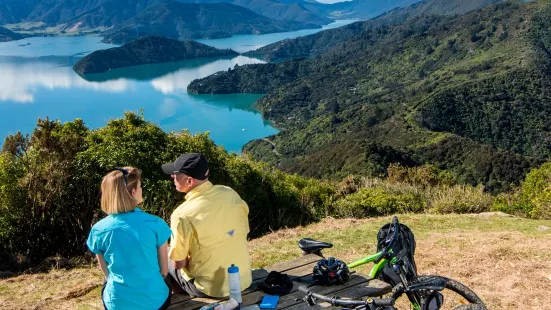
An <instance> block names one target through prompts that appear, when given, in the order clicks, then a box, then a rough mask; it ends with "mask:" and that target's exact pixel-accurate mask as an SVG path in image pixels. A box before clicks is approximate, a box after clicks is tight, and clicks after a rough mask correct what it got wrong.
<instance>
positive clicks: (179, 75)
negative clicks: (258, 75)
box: [151, 56, 265, 95]
mask: <svg viewBox="0 0 551 310" xmlns="http://www.w3.org/2000/svg"><path fill="white" fill-rule="evenodd" d="M257 63H265V61H262V60H260V59H256V58H249V57H245V56H237V57H235V58H232V59H218V60H215V61H213V62H209V63H208V64H204V65H202V66H200V67H196V68H189V69H188V68H186V69H181V70H179V71H176V72H174V73H170V74H167V75H165V76H162V77H160V78H157V79H154V80H152V81H151V85H152V86H153V88H154V89H156V90H158V91H160V92H161V93H163V94H165V95H166V94H172V93H176V92H186V90H187V86H188V85H189V83H191V81H193V80H195V79H199V78H202V77H205V76H208V75H211V74H213V73H215V72H218V71H225V70H228V68H233V67H234V66H235V65H236V64H237V65H240V66H242V65H245V64H257Z"/></svg>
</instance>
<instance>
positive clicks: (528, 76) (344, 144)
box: [188, 0, 551, 192]
mask: <svg viewBox="0 0 551 310" xmlns="http://www.w3.org/2000/svg"><path fill="white" fill-rule="evenodd" d="M433 3H434V4H437V3H436V2H433ZM442 3H443V2H442ZM411 15H412V16H411V17H408V18H407V19H406V21H405V22H403V23H399V24H389V25H386V24H382V25H381V24H378V23H373V24H370V23H365V24H363V25H353V27H360V28H362V30H361V32H359V33H357V34H354V35H352V36H351V37H350V38H349V39H348V40H346V41H344V42H342V43H340V44H338V45H337V46H336V47H335V48H334V49H332V50H330V51H329V52H326V53H325V54H322V55H321V56H318V57H314V58H311V59H297V60H294V61H287V62H283V63H279V64H267V65H248V66H243V67H236V68H234V69H233V70H231V71H229V72H222V73H218V74H215V75H213V76H210V77H207V78H205V79H201V80H197V81H194V82H192V83H191V84H190V85H189V87H188V91H190V92H194V93H231V92H255V93H259V92H260V93H268V95H267V96H265V97H263V98H262V99H261V100H260V101H259V102H258V103H257V106H258V108H260V109H261V110H262V112H263V115H264V117H266V118H268V119H270V120H273V121H275V122H276V124H277V125H278V126H279V127H280V128H282V129H283V131H282V132H281V133H279V134H277V135H276V136H273V137H269V139H270V140H271V141H272V142H273V143H275V145H276V150H277V153H276V152H273V151H272V147H273V146H272V144H269V143H267V142H265V141H263V140H258V141H253V142H251V143H249V144H248V145H247V146H246V147H245V149H244V150H245V151H246V152H248V153H249V154H252V155H253V156H254V157H255V158H258V159H263V160H267V161H269V162H271V163H272V164H274V165H277V166H278V167H280V168H282V169H284V170H286V171H292V172H299V173H302V174H304V175H308V176H315V177H333V178H334V177H339V176H342V175H343V174H347V173H355V174H362V175H366V174H367V175H369V174H373V173H378V172H377V171H378V169H377V167H379V166H380V165H385V164H386V163H385V161H384V160H381V159H384V158H386V157H388V154H389V150H388V148H391V149H392V151H390V153H395V152H398V153H401V154H403V156H402V157H404V158H412V159H413V160H414V161H415V162H416V163H434V164H435V165H437V166H438V167H440V168H442V169H446V170H449V171H450V172H452V173H453V174H454V175H456V176H457V178H458V179H459V180H460V181H462V182H467V183H471V184H477V183H484V184H485V185H486V186H487V187H488V188H489V189H490V190H491V191H493V192H499V191H503V190H506V189H509V188H510V187H511V186H513V185H515V184H518V182H519V181H520V180H521V179H522V178H523V176H524V175H525V173H526V172H527V171H528V170H529V169H530V167H534V166H536V165H537V164H538V163H540V162H541V161H542V160H545V159H548V158H549V156H550V150H551V143H550V142H551V140H550V139H551V133H550V125H549V119H550V117H551V115H550V113H549V112H550V109H549V108H548V106H549V103H550V102H551V79H550V75H551V69H550V68H551V67H550V63H551V52H550V51H551V30H550V29H551V28H550V26H551V1H549V0H540V1H536V2H530V3H522V2H518V1H511V2H505V3H500V4H495V5H492V6H490V7H487V8H484V9H480V10H477V11H474V12H470V13H467V14H464V15H460V16H442V15H427V14H420V15H418V14H411ZM373 143H375V144H376V145H380V146H381V147H377V148H372V147H369V146H370V145H372V144H373ZM404 164H407V162H405V161H404Z"/></svg>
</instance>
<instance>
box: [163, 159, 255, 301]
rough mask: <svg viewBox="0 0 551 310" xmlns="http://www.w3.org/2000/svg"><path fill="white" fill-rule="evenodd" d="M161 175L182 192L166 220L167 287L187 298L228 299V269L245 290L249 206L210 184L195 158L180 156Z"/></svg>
mask: <svg viewBox="0 0 551 310" xmlns="http://www.w3.org/2000/svg"><path fill="white" fill-rule="evenodd" d="M163 171H164V172H165V173H166V174H169V175H170V176H171V177H172V178H173V179H174V185H175V186H176V190H177V191H179V192H183V193H186V201H185V202H184V203H182V204H181V205H180V206H178V208H176V210H174V212H173V213H172V216H171V217H170V228H171V230H172V239H171V242H170V250H169V255H168V256H169V258H170V260H171V261H172V263H171V262H169V274H170V275H171V276H172V279H173V280H172V283H173V284H174V283H176V284H177V285H178V287H179V288H181V289H182V290H184V291H185V292H187V293H188V294H189V295H191V296H198V297H206V296H211V297H226V296H228V295H229V284H228V273H227V270H228V267H229V266H231V265H232V264H234V265H235V266H238V267H239V274H240V277H241V290H244V289H246V288H247V287H249V286H250V285H251V282H252V274H251V261H250V257H249V251H248V247H247V234H248V233H249V220H248V215H249V207H248V206H247V203H245V201H243V200H242V199H241V197H239V195H238V194H237V193H236V192H235V191H234V190H233V189H231V188H229V187H227V186H221V185H213V184H212V183H211V182H210V181H209V180H208V176H209V168H208V162H207V159H206V158H205V157H204V156H203V155H201V154H196V153H190V154H182V155H181V156H180V157H178V159H176V161H175V162H173V163H168V164H164V165H163Z"/></svg>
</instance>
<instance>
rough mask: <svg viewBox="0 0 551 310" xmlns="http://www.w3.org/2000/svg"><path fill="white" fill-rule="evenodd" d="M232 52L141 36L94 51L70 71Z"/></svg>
mask: <svg viewBox="0 0 551 310" xmlns="http://www.w3.org/2000/svg"><path fill="white" fill-rule="evenodd" d="M234 55H238V53H237V52H235V51H233V50H231V49H224V50H221V49H216V48H214V47H211V46H208V45H205V44H201V43H198V42H195V41H177V40H173V39H168V38H165V37H161V36H145V37H141V38H139V39H137V40H134V41H132V42H129V43H127V44H125V45H123V46H121V47H114V48H110V49H106V50H99V51H95V52H93V53H91V54H89V55H88V56H86V57H84V58H82V59H81V60H80V61H79V62H77V63H76V64H75V65H74V66H73V70H75V72H77V73H78V74H88V73H102V72H106V71H109V70H112V69H118V68H124V67H131V66H139V65H146V64H156V63H163V62H175V61H181V60H186V59H192V58H201V57H219V56H234Z"/></svg>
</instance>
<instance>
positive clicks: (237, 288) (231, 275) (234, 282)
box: [228, 264, 243, 304]
mask: <svg viewBox="0 0 551 310" xmlns="http://www.w3.org/2000/svg"><path fill="white" fill-rule="evenodd" d="M228 283H229V285H230V298H233V299H235V300H236V301H237V303H239V304H241V303H242V302H243V300H242V299H241V281H240V278H239V268H238V267H237V266H235V265H234V264H232V265H231V266H230V267H229V268H228Z"/></svg>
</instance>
